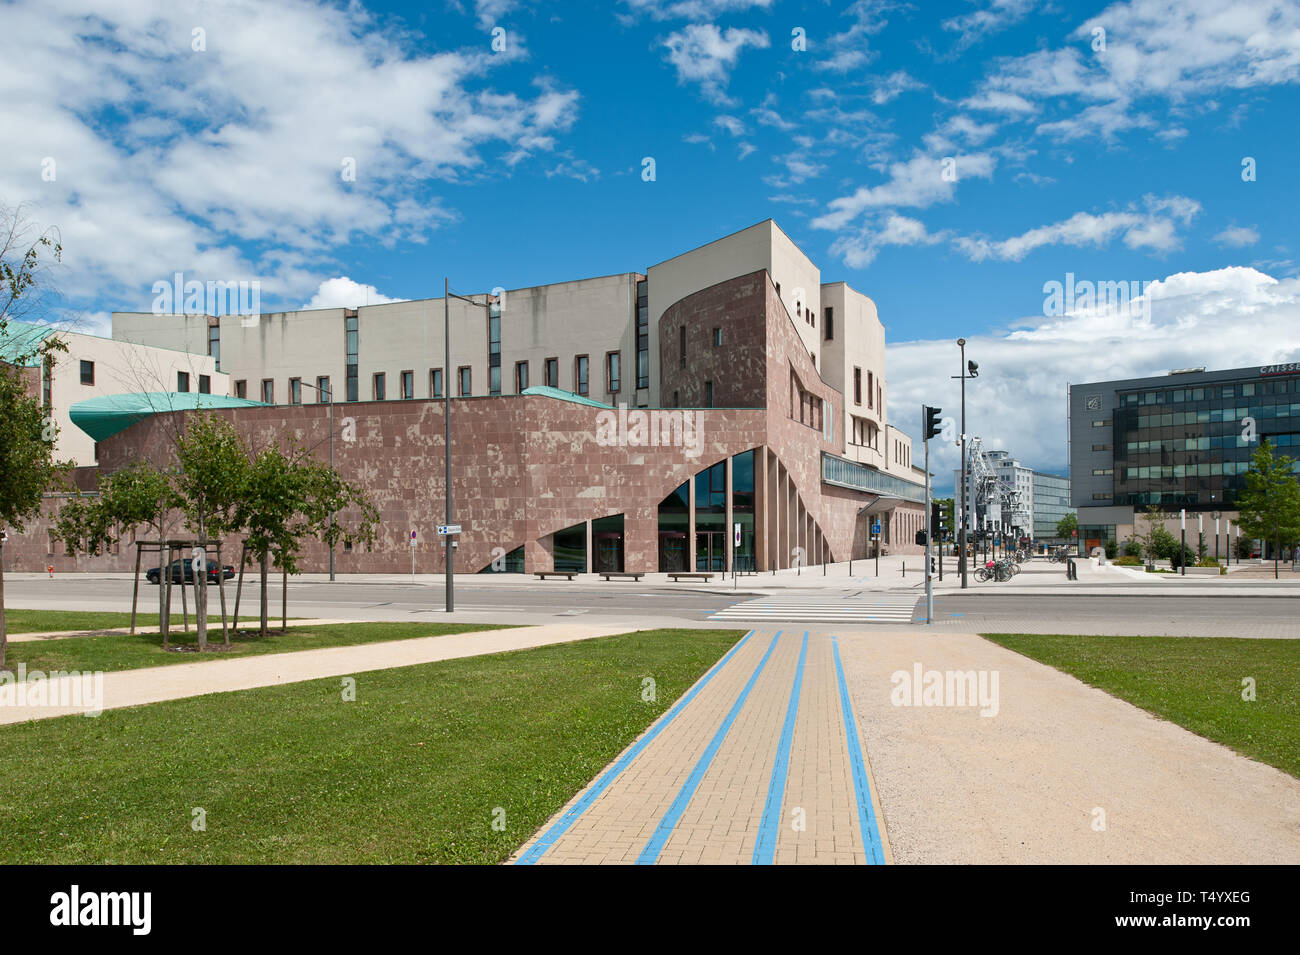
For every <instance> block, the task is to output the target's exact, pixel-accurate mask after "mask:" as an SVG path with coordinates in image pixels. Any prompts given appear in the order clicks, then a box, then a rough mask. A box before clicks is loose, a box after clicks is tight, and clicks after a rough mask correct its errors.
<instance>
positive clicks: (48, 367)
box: [41, 355, 54, 408]
mask: <svg viewBox="0 0 1300 955" xmlns="http://www.w3.org/2000/svg"><path fill="white" fill-rule="evenodd" d="M41 406H42V407H44V408H53V407H54V358H53V356H51V355H46V356H45V361H44V362H43V363H42V364H41Z"/></svg>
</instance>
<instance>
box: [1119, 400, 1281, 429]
mask: <svg viewBox="0 0 1300 955" xmlns="http://www.w3.org/2000/svg"><path fill="white" fill-rule="evenodd" d="M1293 415H1295V416H1300V401H1297V402H1292V403H1287V404H1267V405H1248V406H1246V405H1243V406H1241V407H1236V408H1211V409H1208V410H1206V411H1175V412H1170V413H1168V414H1151V415H1137V416H1136V417H1135V418H1134V419H1132V420H1135V421H1136V422H1137V424H1136V427H1138V428H1167V427H1170V426H1171V425H1172V426H1177V425H1182V424H1207V423H1213V422H1233V423H1238V422H1240V421H1241V420H1242V419H1243V418H1246V417H1251V418H1289V417H1291V416H1293Z"/></svg>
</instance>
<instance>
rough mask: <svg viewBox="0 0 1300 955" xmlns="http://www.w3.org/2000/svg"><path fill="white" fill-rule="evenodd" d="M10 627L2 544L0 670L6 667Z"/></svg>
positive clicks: (0, 563) (0, 547) (1, 546)
mask: <svg viewBox="0 0 1300 955" xmlns="http://www.w3.org/2000/svg"><path fill="white" fill-rule="evenodd" d="M8 627H9V625H8V624H7V623H6V622H5V545H4V544H0V670H3V669H4V668H5V649H6V647H7V646H8V644H9V629H8Z"/></svg>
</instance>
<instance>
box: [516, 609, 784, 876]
mask: <svg viewBox="0 0 1300 955" xmlns="http://www.w3.org/2000/svg"><path fill="white" fill-rule="evenodd" d="M753 635H754V631H753V630H751V631H749V633H747V634H745V636H744V638H743V639H741V641H740V642H739V643H737V644H736V645H735V646H734V647H732V648H731V649H730V650H728V651H727V652H726V654H724V655H723V657H722V659H721V660H719V661H718V662H717V663H715V664H714V665H713V666H712V668H711V669H710V670H709V672H708V673H706V674H704V676H702V677H701V678H700V681H699V682H698V683H696V684H695V686H693V687H691V689H690V690H689V692H687V694H686V695H685V696H683V697H682V698H681V699H680V700H678V701H677V702H676V703H674V704H673V706H672V709H670V710H669V711H668V712H667V713H666V714H665V715H664V716H662V717H660V718H659V720H658V722H656V723H655V725H654V726H652V727H650V730H649V732H647V733H646V734H645V735H644V736H642V737H641V738H640V739H639V740H637V741H636V742H635V743H634V744H632V746H630V747H628V749H627V751H626V752H625V753H624V754H623V755H622V757H620V758H619V759H618V761H617V762H615V763H614V765H613V766H611V767H610V768H609V769H607V770H605V772H604V773H603V774H602V775H601V777H600V778H599V779H597V780H596V782H595V783H594V784H593V785H592V786H591V787H590V788H589V789H588V790H587V791H586V792H585V793H583V794H582V798H580V799H579V800H578V801H577V802H576V803H574V804H573V806H572V807H571V808H570V809H569V811H568V812H566V813H565V814H564V815H563V816H561V817H560V818H559V819H558V820H556V822H555V825H553V826H551V828H550V829H548V830H547V831H546V834H545V835H543V836H542V837H541V838H540V839H538V840H537V841H536V842H535V843H533V845H532V846H530V847H529V849H528V851H527V852H525V853H524V854H523V855H521V856H520V857H519V858H518V859H517V860H515V865H532V864H533V863H535V862H537V861H538V860H539V859H541V857H542V856H543V855H545V854H546V850H547V849H549V848H551V846H553V845H555V842H556V840H558V839H559V838H560V836H562V835H564V834H565V833H566V832H567V831H568V830H569V828H570V827H571V826H572V825H573V824H574V823H575V822H577V821H578V818H579V817H580V816H581V815H582V814H583V813H584V812H586V811H587V809H588V808H589V807H590V806H591V804H592V803H593V802H595V801H596V798H597V797H598V796H599V795H600V794H601V793H603V792H604V791H605V790H606V789H608V788H609V784H610V783H612V782H613V781H614V779H615V778H616V777H617V776H618V774H619V773H621V772H623V770H625V769H626V768H627V767H628V765H629V764H631V762H632V760H634V759H636V757H637V756H639V755H640V753H641V751H642V750H643V749H645V748H646V747H647V746H648V745H650V743H651V742H652V741H653V740H654V738H655V737H656V736H658V735H659V734H660V733H662V732H663V731H664V730H665V729H666V728H667V727H668V724H670V723H671V722H672V721H673V720H675V719H676V718H677V715H678V714H679V713H681V711H682V710H684V709H685V708H686V706H687V704H688V703H690V702H691V700H693V699H695V697H696V696H697V695H698V694H699V692H700V691H701V690H702V689H704V687H705V685H706V684H708V682H709V681H710V680H712V679H713V678H714V676H716V675H717V673H718V671H720V670H721V669H722V668H723V667H724V666H726V665H727V662H728V661H729V660H730V659H731V658H732V657H733V656H735V655H736V653H737V651H739V650H740V648H741V647H743V646H744V645H745V644H746V643H748V642H749V638H750V637H752V636H753ZM777 636H780V634H779V633H778V634H777ZM773 645H775V642H773ZM771 652H772V651H771V649H770V648H769V649H768V653H771ZM763 659H764V660H766V659H767V657H764V658H763Z"/></svg>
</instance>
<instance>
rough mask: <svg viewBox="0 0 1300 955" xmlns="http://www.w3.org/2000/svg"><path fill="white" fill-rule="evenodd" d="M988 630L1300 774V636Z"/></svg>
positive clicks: (1200, 732)
mask: <svg viewBox="0 0 1300 955" xmlns="http://www.w3.org/2000/svg"><path fill="white" fill-rule="evenodd" d="M984 636H985V637H986V638H987V639H989V640H992V641H993V642H994V643H998V644H1001V645H1002V646H1004V647H1007V648H1008V649H1010V650H1015V651H1016V652H1017V653H1023V654H1024V655H1025V656H1027V657H1030V658H1032V659H1034V660H1038V661H1039V662H1040V663H1046V664H1047V665H1048V666H1053V667H1056V669H1058V670H1063V671H1065V672H1066V673H1070V674H1073V675H1074V676H1076V677H1078V678H1079V679H1080V680H1082V681H1083V682H1084V683H1087V684H1089V685H1090V686H1095V687H1098V688H1100V689H1103V690H1105V691H1106V692H1108V693H1111V694H1113V695H1115V696H1117V697H1119V698H1120V699H1122V700H1127V701H1128V702H1130V703H1132V704H1134V705H1135V706H1140V707H1141V708H1142V709H1144V710H1147V711H1148V712H1151V713H1154V714H1155V715H1156V716H1159V717H1162V718H1164V719H1167V720H1169V721H1171V722H1173V723H1177V724H1178V725H1179V726H1183V727H1185V728H1187V729H1189V730H1191V731H1192V732H1193V733H1196V734H1198V735H1200V736H1204V737H1206V738H1207V739H1212V740H1215V741H1216V742H1219V743H1223V744H1224V745H1226V746H1229V747H1231V748H1232V749H1234V750H1236V751H1237V752H1238V753H1241V754H1242V755H1245V756H1249V757H1251V758H1252V759H1257V760H1260V761H1261V762H1265V763H1270V764H1271V765H1273V766H1276V767H1277V768H1278V769H1281V770H1284V771H1285V772H1288V773H1290V774H1291V775H1292V776H1297V777H1300V641H1297V640H1242V639H1230V638H1227V637H1222V638H1220V637H1214V638H1206V637H1092V636H1086V637H1085V636H1060V635H1055V634H1053V635H1042V634H1015V633H986V634H984ZM1246 677H1251V678H1253V679H1254V681H1255V696H1256V698H1255V701H1254V702H1250V703H1248V702H1245V701H1244V700H1242V698H1241V695H1242V692H1243V687H1242V680H1243V679H1245V678H1246Z"/></svg>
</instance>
